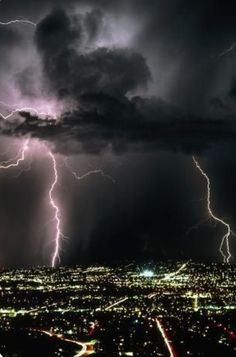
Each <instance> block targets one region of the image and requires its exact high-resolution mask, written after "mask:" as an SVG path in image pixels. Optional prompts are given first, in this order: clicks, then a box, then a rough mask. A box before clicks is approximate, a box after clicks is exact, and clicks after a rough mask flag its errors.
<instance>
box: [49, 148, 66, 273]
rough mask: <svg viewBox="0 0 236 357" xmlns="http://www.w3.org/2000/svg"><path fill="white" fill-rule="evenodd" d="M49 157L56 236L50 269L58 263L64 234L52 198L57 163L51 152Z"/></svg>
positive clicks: (56, 175)
mask: <svg viewBox="0 0 236 357" xmlns="http://www.w3.org/2000/svg"><path fill="white" fill-rule="evenodd" d="M48 155H49V157H50V158H51V160H52V165H53V172H54V180H53V182H52V185H51V188H50V190H49V202H50V205H51V207H52V209H53V210H54V212H55V214H54V218H53V220H54V221H55V224H56V236H55V249H54V252H53V255H52V262H51V266H52V268H54V267H55V266H56V263H57V261H60V255H59V253H60V240H61V238H65V236H64V234H63V233H62V230H61V212H60V208H59V206H58V205H57V203H56V201H55V199H54V197H53V193H54V190H55V187H56V185H57V183H58V170H57V161H56V158H55V156H54V155H53V153H52V152H51V151H49V152H48Z"/></svg>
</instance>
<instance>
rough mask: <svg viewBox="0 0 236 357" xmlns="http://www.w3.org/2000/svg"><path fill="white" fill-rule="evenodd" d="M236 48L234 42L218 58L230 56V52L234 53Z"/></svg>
mask: <svg viewBox="0 0 236 357" xmlns="http://www.w3.org/2000/svg"><path fill="white" fill-rule="evenodd" d="M235 47H236V42H233V43H232V44H231V45H230V47H228V48H227V49H226V50H224V51H223V52H221V53H220V54H219V55H218V57H224V56H226V55H227V54H229V53H230V52H232V51H234V50H235Z"/></svg>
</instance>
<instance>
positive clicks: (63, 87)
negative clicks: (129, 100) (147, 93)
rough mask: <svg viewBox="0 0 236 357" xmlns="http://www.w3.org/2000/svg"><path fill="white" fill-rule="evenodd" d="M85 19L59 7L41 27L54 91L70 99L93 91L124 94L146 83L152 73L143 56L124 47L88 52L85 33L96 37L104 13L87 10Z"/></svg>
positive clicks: (39, 35)
mask: <svg viewBox="0 0 236 357" xmlns="http://www.w3.org/2000/svg"><path fill="white" fill-rule="evenodd" d="M82 20H83V21H82ZM82 20H81V19H80V18H77V19H76V18H73V17H69V15H67V14H66V12H65V11H63V10H55V11H53V12H52V13H51V14H50V15H48V16H47V17H46V18H45V19H43V20H42V21H41V22H40V23H39V24H38V26H37V29H36V34H35V40H36V44H37V47H38V49H39V52H40V54H41V55H42V58H43V65H44V72H45V75H46V77H47V79H48V81H49V86H50V87H51V88H52V89H53V90H54V92H55V93H56V94H57V95H58V96H59V97H65V96H66V97H69V98H78V97H79V95H81V94H84V93H91V92H94V93H106V94H110V95H114V96H124V95H126V94H127V93H128V92H130V91H132V90H135V89H137V88H138V87H139V86H146V85H147V82H148V80H149V79H150V72H149V69H148V67H147V65H146V62H145V59H144V58H143V56H142V55H140V54H138V53H133V52H132V51H131V50H127V49H122V48H115V49H113V48H98V49H96V50H90V51H87V52H86V51H84V47H83V33H84V32H85V34H86V35H87V39H86V40H87V41H91V39H94V37H95V36H96V34H97V32H98V28H99V26H100V22H102V13H101V12H100V11H95V12H94V11H93V12H91V13H87V14H86V15H85V18H83V19H82Z"/></svg>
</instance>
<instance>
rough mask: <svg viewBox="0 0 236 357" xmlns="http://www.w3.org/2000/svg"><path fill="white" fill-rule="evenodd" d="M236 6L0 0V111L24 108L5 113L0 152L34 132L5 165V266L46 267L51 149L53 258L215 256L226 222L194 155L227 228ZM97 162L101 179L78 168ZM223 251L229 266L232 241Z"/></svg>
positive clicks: (1, 214) (0, 207)
mask: <svg viewBox="0 0 236 357" xmlns="http://www.w3.org/2000/svg"><path fill="white" fill-rule="evenodd" d="M235 10H236V8H235V1H230V0H228V1H223V0H222V1H217V0H214V1H213V0H211V1H210V0H191V1H189V0H148V1H144V0H119V1H118V0H94V1H92V0H91V1H90V0H84V1H82V0H74V1H72V0H71V1H70V0H67V1H60V0H55V1H53V0H51V1H50V0H40V1H37V0H27V1H26V0H21V1H17V0H2V1H1V2H0V112H1V113H2V114H3V115H4V116H7V114H9V113H11V111H12V110H14V109H16V108H17V109H20V108H25V110H23V111H21V112H16V113H15V114H14V115H11V116H9V117H8V118H6V119H4V118H0V135H1V137H0V150H1V151H0V152H1V160H2V161H6V160H9V159H10V158H13V159H14V158H15V157H16V156H17V154H19V153H20V150H21V148H22V145H23V144H24V142H25V140H26V139H29V150H28V151H27V157H26V160H25V161H24V162H22V163H21V165H20V166H19V167H17V168H11V169H9V170H0V264H1V265H2V266H17V267H20V266H30V265H50V261H51V257H52V254H53V250H54V245H55V222H54V221H53V216H54V212H53V210H52V207H51V206H50V203H49V199H48V193H49V190H50V187H51V184H52V182H53V179H54V177H53V167H52V162H51V161H50V157H49V155H48V151H49V150H51V151H52V152H53V154H54V156H55V158H56V163H57V168H58V184H57V185H56V187H55V190H54V191H53V196H54V199H55V201H56V203H57V204H58V206H59V208H60V213H61V227H62V230H63V233H64V235H65V238H63V239H61V249H60V257H61V264H66V265H67V264H68V265H70V264H81V263H93V262H114V261H117V260H125V259H128V260H129V259H138V260H143V259H156V260H164V259H174V260H175V259H194V260H197V261H199V260H204V261H205V260H207V261H222V257H221V254H220V253H219V246H220V242H221V238H222V236H223V235H224V234H225V228H224V226H223V225H221V224H220V223H217V224H216V222H215V221H214V220H212V219H209V214H208V211H207V201H206V197H207V186H206V181H205V180H204V177H203V176H202V175H201V174H200V172H199V171H198V170H197V168H196V167H195V166H194V163H193V160H192V156H193V155H194V156H195V157H196V158H197V160H198V162H199V163H200V164H201V167H202V169H203V170H204V171H205V172H206V173H207V175H208V176H209V179H210V182H211V203H212V210H213V211H214V213H215V214H216V215H217V216H218V217H221V218H222V219H224V220H225V221H226V222H227V223H229V224H230V227H231V229H232V231H234V230H236V213H235V212H236V210H235V208H236V190H235V182H236V160H235V155H236V145H235V143H236V141H235V139H236V21H235ZM11 20H29V21H31V22H32V23H19V22H18V23H13V24H6V23H7V22H8V21H11ZM1 23H2V25H1ZM34 23H35V26H34ZM28 108H35V109H37V112H36V111H33V110H32V109H28ZM45 113H48V115H45ZM96 169H98V170H103V173H104V175H100V174H99V173H98V174H96V173H95V174H92V175H90V176H86V177H85V178H84V179H83V180H79V181H78V180H76V179H75V177H74V176H73V172H76V173H77V174H80V175H83V174H86V172H88V171H90V170H96ZM71 171H73V172H71ZM111 177H112V178H113V179H111ZM230 250H231V253H232V259H231V262H235V259H236V238H235V237H233V236H232V237H231V238H230Z"/></svg>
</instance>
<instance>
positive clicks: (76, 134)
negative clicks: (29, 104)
mask: <svg viewBox="0 0 236 357" xmlns="http://www.w3.org/2000/svg"><path fill="white" fill-rule="evenodd" d="M80 104H81V106H80V108H78V110H75V111H73V112H68V113H65V114H64V115H63V116H62V117H61V118H60V119H59V120H57V121H55V120H52V119H48V120H46V119H40V118H39V117H37V116H33V115H31V114H29V113H19V114H18V115H19V120H15V121H13V122H12V123H9V122H6V121H2V129H1V133H2V134H3V135H8V136H13V137H24V136H30V137H33V138H38V139H40V140H45V141H48V142H50V143H52V144H53V145H54V147H55V151H56V152H59V153H61V154H64V155H72V154H76V153H80V152H86V153H95V154H99V153H101V152H102V151H104V150H107V149H110V150H112V151H113V152H115V153H117V154H119V153H123V152H125V151H127V150H137V151H145V150H150V151H154V150H167V151H169V150H171V151H180V152H183V153H186V154H201V153H204V152H205V151H206V150H208V149H209V148H210V147H212V145H215V144H217V143H219V144H224V143H229V142H230V143H234V142H235V139H236V125H235V120H234V118H224V119H223V120H213V119H210V118H199V117H191V118H189V117H187V116H184V115H182V114H181V112H179V111H178V110H177V109H176V108H174V107H171V106H169V105H167V104H166V103H165V102H163V101H161V100H157V99H155V98H153V99H150V98H149V99H143V98H140V97H136V98H133V99H132V100H128V99H126V100H123V101H122V102H121V101H118V100H115V99H114V98H113V97H109V96H107V95H102V94H100V95H98V94H96V95H86V96H83V97H81V98H80Z"/></svg>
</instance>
